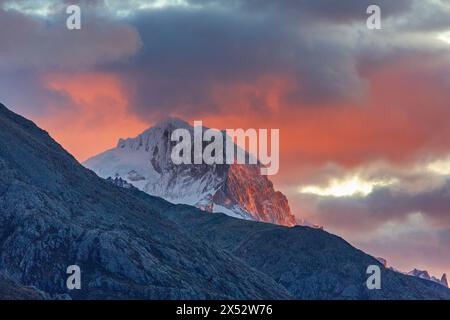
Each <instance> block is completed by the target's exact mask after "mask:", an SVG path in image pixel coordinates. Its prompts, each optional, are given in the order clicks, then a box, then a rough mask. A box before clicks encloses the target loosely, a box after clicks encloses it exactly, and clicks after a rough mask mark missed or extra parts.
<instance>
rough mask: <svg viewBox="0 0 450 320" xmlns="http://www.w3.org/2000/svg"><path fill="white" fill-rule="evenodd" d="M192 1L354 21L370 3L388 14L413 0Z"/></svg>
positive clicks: (308, 17)
mask: <svg viewBox="0 0 450 320" xmlns="http://www.w3.org/2000/svg"><path fill="white" fill-rule="evenodd" d="M189 2H190V3H192V4H202V5H208V4H209V5H211V4H215V5H216V6H219V7H220V6H221V5H223V4H224V3H226V6H227V7H234V8H236V9H241V10H248V11H251V12H255V11H259V12H265V13H269V14H273V13H282V14H287V15H288V16H290V17H292V18H295V19H298V18H302V17H303V18H305V19H323V20H329V21H335V22H344V23H345V22H352V21H354V20H360V19H361V18H364V17H365V13H366V10H367V8H368V7H369V6H370V5H378V6H380V7H381V8H382V10H383V14H384V15H385V16H386V17H389V16H392V15H396V14H399V13H403V12H405V11H407V10H408V9H410V8H411V5H412V3H413V1H411V0H396V1H391V0H346V1H336V0H314V1H311V0H281V1H273V0H229V1H226V2H224V1H221V0H190V1H189Z"/></svg>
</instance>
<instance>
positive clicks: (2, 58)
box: [0, 3, 140, 71]
mask: <svg viewBox="0 0 450 320" xmlns="http://www.w3.org/2000/svg"><path fill="white" fill-rule="evenodd" d="M0 5H1V3H0ZM59 9H60V10H59V11H57V13H58V14H57V13H54V14H53V15H52V16H51V17H47V18H44V17H33V16H30V15H26V14H23V13H22V12H20V11H16V10H8V11H6V10H2V9H1V8H0V39H1V46H0V69H2V70H5V69H6V70H26V69H35V70H36V69H37V70H41V71H49V70H51V69H58V70H74V69H77V70H80V69H81V70H82V69H86V68H92V67H94V66H95V65H97V64H101V63H107V62H112V61H116V60H120V59H123V58H126V57H128V56H130V55H132V54H134V53H135V52H136V51H137V50H138V49H139V48H140V39H139V35H138V34H137V32H136V30H135V29H134V28H132V27H131V26H129V25H128V24H125V23H122V22H118V21H115V20H111V19H109V18H106V17H101V16H96V15H92V16H91V15H90V14H89V12H85V16H86V17H85V19H84V20H83V23H82V28H81V30H76V31H70V30H68V29H67V28H66V18H67V17H68V15H67V14H66V13H65V10H64V9H65V7H61V8H59Z"/></svg>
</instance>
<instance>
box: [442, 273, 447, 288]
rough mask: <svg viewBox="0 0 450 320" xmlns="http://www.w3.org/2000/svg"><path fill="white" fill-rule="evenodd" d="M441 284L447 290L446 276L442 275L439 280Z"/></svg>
mask: <svg viewBox="0 0 450 320" xmlns="http://www.w3.org/2000/svg"><path fill="white" fill-rule="evenodd" d="M441 283H442V284H443V285H444V286H446V287H447V288H448V282H447V274H445V273H444V274H443V275H442V278H441Z"/></svg>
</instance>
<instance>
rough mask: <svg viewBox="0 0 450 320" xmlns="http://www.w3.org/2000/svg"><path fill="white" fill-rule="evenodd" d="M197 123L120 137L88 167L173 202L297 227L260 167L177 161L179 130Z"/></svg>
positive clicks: (168, 124)
mask: <svg viewBox="0 0 450 320" xmlns="http://www.w3.org/2000/svg"><path fill="white" fill-rule="evenodd" d="M178 128H184V129H187V130H189V131H190V132H191V133H192V134H191V136H192V137H193V136H194V134H193V127H191V126H190V125H189V124H188V123H186V122H184V121H182V120H179V119H174V118H168V119H165V120H163V121H161V122H159V123H158V124H156V125H155V126H154V127H152V128H150V129H148V130H146V131H145V132H143V133H142V134H140V135H139V136H137V137H136V138H132V139H126V140H123V139H120V140H119V142H118V144H117V147H116V148H114V149H112V150H108V151H106V152H104V153H102V154H99V155H97V156H95V157H93V158H91V159H89V160H87V161H86V162H84V166H85V167H87V168H89V169H91V170H93V171H94V172H95V173H97V174H98V175H99V176H100V177H103V178H112V179H115V178H120V179H122V180H124V181H126V182H127V183H130V184H132V185H134V186H135V187H137V188H139V189H140V190H142V191H144V192H146V193H148V194H150V195H153V196H158V197H162V198H164V199H166V200H168V201H170V202H173V203H183V204H189V205H193V206H196V207H197V208H200V209H202V210H206V211H211V212H222V213H225V214H227V215H230V216H232V217H238V218H243V219H248V220H256V221H263V222H270V223H275V224H280V225H286V226H293V225H295V224H296V222H295V217H294V215H293V214H292V213H291V209H290V208H289V204H288V200H287V198H286V197H285V196H284V195H283V194H282V193H281V192H278V191H275V190H274V187H273V184H272V182H271V181H270V180H269V179H268V178H267V176H263V175H261V174H260V167H259V165H227V164H224V165H207V164H202V165H194V164H192V165H184V164H183V165H174V164H173V162H172V160H171V153H172V148H173V146H174V142H171V141H170V137H171V134H172V132H173V131H174V130H175V129H178Z"/></svg>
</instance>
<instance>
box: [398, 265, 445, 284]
mask: <svg viewBox="0 0 450 320" xmlns="http://www.w3.org/2000/svg"><path fill="white" fill-rule="evenodd" d="M407 274H408V275H410V276H414V277H418V278H422V279H426V280H430V281H434V282H436V283H439V284H440V285H443V286H445V287H447V288H448V283H447V275H446V274H445V273H444V274H443V275H442V277H441V279H438V278H436V277H434V276H430V274H429V273H428V271H426V270H418V269H413V270H411V271H410V272H408V273H407Z"/></svg>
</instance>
